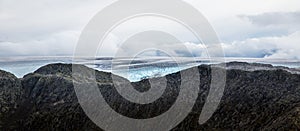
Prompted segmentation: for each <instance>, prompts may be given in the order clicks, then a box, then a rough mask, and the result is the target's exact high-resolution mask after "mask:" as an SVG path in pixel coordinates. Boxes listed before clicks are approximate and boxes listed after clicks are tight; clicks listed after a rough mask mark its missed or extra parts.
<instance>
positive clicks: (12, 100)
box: [0, 70, 23, 130]
mask: <svg viewBox="0 0 300 131" xmlns="http://www.w3.org/2000/svg"><path fill="white" fill-rule="evenodd" d="M21 87H22V86H21V81H20V80H19V79H18V78H17V77H15V76H14V75H13V74H11V73H8V72H5V71H1V70H0V129H7V130H8V129H11V128H13V126H14V125H15V124H16V123H15V122H16V121H17V119H18V118H19V117H17V116H16V114H17V109H18V107H19V106H20V103H22V102H21V100H22V96H23V90H22V89H21Z"/></svg>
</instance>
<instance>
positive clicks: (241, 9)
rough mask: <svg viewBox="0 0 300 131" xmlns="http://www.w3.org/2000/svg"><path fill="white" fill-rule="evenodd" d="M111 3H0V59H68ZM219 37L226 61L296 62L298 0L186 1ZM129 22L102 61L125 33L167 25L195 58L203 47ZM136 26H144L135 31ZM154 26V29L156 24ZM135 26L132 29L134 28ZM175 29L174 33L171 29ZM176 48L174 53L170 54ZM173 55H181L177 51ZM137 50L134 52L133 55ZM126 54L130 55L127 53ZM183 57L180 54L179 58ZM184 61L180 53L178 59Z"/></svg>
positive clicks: (188, 38) (111, 39)
mask: <svg viewBox="0 0 300 131" xmlns="http://www.w3.org/2000/svg"><path fill="white" fill-rule="evenodd" d="M112 2H114V1H111V0H72V1H69V0H40V1H36V0H22V1H20V0H0V57H9V56H56V55H72V54H73V51H74V48H75V46H76V44H77V40H78V38H79V36H80V33H81V30H82V29H83V28H84V27H85V26H86V25H87V23H88V22H89V20H90V19H91V18H92V17H93V16H94V15H95V14H96V13H97V12H99V11H100V10H101V9H103V8H104V7H105V6H107V5H109V4H111V3H112ZM186 2H188V3H190V4H191V5H193V6H194V7H195V8H196V9H198V10H199V11H200V12H201V13H202V14H203V15H204V16H205V17H206V18H207V19H208V21H209V22H210V23H211V25H212V26H213V28H214V29H215V31H216V32H217V34H218V36H219V38H220V40H221V43H222V45H223V48H224V51H225V55H226V56H227V57H254V58H286V59H300V6H299V5H300V1H299V0H263V1H262V0H226V1H220V0H186ZM145 19H149V20H148V21H147V22H145V20H132V21H131V24H130V22H129V23H127V24H126V23H125V24H124V25H123V27H120V28H119V29H120V30H122V31H119V32H118V31H115V32H114V33H112V34H111V35H109V37H108V38H107V40H106V41H107V43H109V44H107V46H106V47H105V48H107V49H106V50H105V52H103V54H104V55H107V56H109V55H113V53H114V52H115V51H116V50H117V49H118V48H121V46H120V41H122V35H124V33H122V32H124V31H129V32H130V31H135V29H136V28H137V29H139V28H140V27H139V26H143V27H144V26H145V25H146V26H147V25H148V26H149V27H151V25H152V26H153V25H155V24H157V25H159V24H162V25H163V24H166V23H167V24H169V26H164V29H165V30H171V31H173V32H174V34H177V35H179V36H182V37H183V39H184V40H185V42H184V43H181V44H183V45H185V46H187V47H188V48H189V49H191V50H192V54H193V55H194V56H203V53H202V52H203V50H204V49H203V48H204V46H203V45H202V44H199V42H197V41H195V40H194V39H193V38H192V37H191V35H190V34H189V33H188V32H186V31H184V30H182V29H181V28H180V27H177V26H176V24H174V25H172V24H170V23H168V22H167V21H165V23H164V21H163V20H162V21H160V23H159V19H150V18H145ZM139 22H142V23H143V24H140V25H139ZM155 22H157V23H155ZM132 23H133V24H132ZM175 27H177V28H175ZM173 47H174V48H173ZM173 47H172V48H171V49H173V50H175V52H176V51H177V52H180V48H179V46H173ZM136 50H138V49H136ZM126 51H128V50H126ZM181 54H182V52H181ZM182 55H183V56H184V55H185V54H184V53H183V54H182Z"/></svg>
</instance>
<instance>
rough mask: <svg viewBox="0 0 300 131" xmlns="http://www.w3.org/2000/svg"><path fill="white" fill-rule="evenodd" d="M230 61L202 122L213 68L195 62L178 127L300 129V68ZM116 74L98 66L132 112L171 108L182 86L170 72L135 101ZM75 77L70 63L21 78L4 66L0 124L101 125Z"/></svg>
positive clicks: (110, 96) (115, 100)
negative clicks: (193, 97) (157, 92)
mask: <svg viewBox="0 0 300 131" xmlns="http://www.w3.org/2000/svg"><path fill="white" fill-rule="evenodd" d="M227 65H228V66H227V80H226V88H225V92H224V96H223V97H222V100H221V103H220V105H219V107H218V109H217V111H216V112H215V113H214V115H213V116H212V117H211V119H209V120H208V121H207V122H206V123H205V124H203V125H199V124H198V118H199V115H200V113H201V108H202V106H203V105H204V102H205V99H206V96H207V94H208V91H209V86H210V85H209V82H210V79H211V76H210V74H211V68H210V66H206V65H203V66H199V67H196V68H198V69H199V74H200V79H201V84H200V91H199V97H198V99H197V102H196V104H195V106H194V108H193V111H192V112H191V113H190V114H189V116H188V117H187V118H186V119H185V120H184V121H183V122H181V124H179V125H178V126H177V127H176V128H174V129H173V130H217V129H223V130H224V129H237V130H272V129H283V130H291V129H300V75H298V73H297V72H298V70H291V69H288V68H283V67H273V66H271V65H262V64H247V63H238V62H234V63H228V64H227ZM76 66H78V67H79V68H81V69H82V70H85V71H87V72H89V71H93V70H92V69H89V68H87V67H85V66H81V65H76ZM111 75H112V74H110V73H104V72H99V71H96V79H97V83H98V85H99V89H100V91H101V92H102V94H103V96H104V97H105V98H106V101H107V102H108V103H109V104H110V106H111V107H112V108H114V109H115V110H116V111H117V112H119V113H121V114H123V115H126V116H129V117H133V118H149V117H153V116H157V115H159V114H161V113H163V112H165V111H166V110H168V109H169V107H170V106H171V105H172V103H174V101H175V100H176V97H177V95H178V92H179V85H180V74H179V73H174V74H170V75H168V76H167V77H166V79H167V85H168V86H167V88H166V91H165V92H164V94H163V95H162V97H161V98H159V99H158V100H157V101H155V102H154V103H151V104H146V105H139V104H133V103H130V102H129V101H126V100H124V99H123V98H122V97H121V96H120V95H119V94H118V93H117V92H116V90H115V89H114V87H113V83H112V79H111ZM119 78H120V79H122V80H124V81H126V79H123V78H121V77H119ZM72 79H73V77H72V65H67V64H51V65H47V66H44V67H42V68H40V69H38V70H37V71H35V72H34V73H31V74H28V75H26V76H24V78H22V79H20V80H19V79H17V78H15V77H14V76H13V75H11V74H9V73H6V72H0V80H1V81H0V92H1V96H0V102H1V114H0V118H1V119H0V128H2V129H15V130H101V129H100V128H98V127H97V126H96V125H95V124H94V123H93V122H92V121H90V120H89V118H88V117H87V116H86V115H85V114H84V112H83V110H82V109H81V107H80V105H79V104H78V101H77V97H76V95H75V91H74V88H73V83H72ZM76 81H77V82H80V80H76ZM132 85H133V86H134V87H135V88H136V89H137V90H138V91H140V92H143V91H146V90H148V89H149V88H150V86H149V81H148V80H142V81H140V82H135V83H132ZM21 87H22V88H21ZM20 99H22V100H20ZM3 103H4V104H3ZM3 107H4V108H3ZM3 109H4V110H3ZM3 111H5V112H3ZM8 127H9V128H8Z"/></svg>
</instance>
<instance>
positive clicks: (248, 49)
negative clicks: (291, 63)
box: [223, 31, 300, 59]
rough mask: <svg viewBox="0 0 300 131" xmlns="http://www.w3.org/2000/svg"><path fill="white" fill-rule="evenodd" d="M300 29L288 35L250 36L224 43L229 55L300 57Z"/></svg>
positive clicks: (226, 52)
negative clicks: (245, 38)
mask: <svg viewBox="0 0 300 131" xmlns="http://www.w3.org/2000/svg"><path fill="white" fill-rule="evenodd" d="M299 44H300V31H298V32H295V33H292V34H290V35H287V36H280V37H262V38H250V39H247V40H244V41H235V42H233V43H231V44H225V43H223V48H224V51H225V54H226V56H227V57H254V58H284V59H300V52H299V51H300V46H299Z"/></svg>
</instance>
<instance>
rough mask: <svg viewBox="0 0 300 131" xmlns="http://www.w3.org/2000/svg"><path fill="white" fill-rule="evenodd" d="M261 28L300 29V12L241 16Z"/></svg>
mask: <svg viewBox="0 0 300 131" xmlns="http://www.w3.org/2000/svg"><path fill="white" fill-rule="evenodd" d="M240 17H242V18H246V19H248V20H249V21H250V22H252V23H253V24H255V25H259V26H280V25H285V26H288V25H291V26H297V27H299V23H300V12H269V13H263V14H259V15H240Z"/></svg>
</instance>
